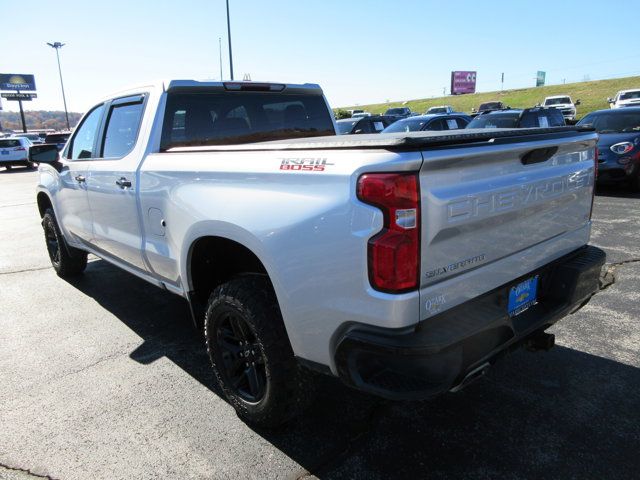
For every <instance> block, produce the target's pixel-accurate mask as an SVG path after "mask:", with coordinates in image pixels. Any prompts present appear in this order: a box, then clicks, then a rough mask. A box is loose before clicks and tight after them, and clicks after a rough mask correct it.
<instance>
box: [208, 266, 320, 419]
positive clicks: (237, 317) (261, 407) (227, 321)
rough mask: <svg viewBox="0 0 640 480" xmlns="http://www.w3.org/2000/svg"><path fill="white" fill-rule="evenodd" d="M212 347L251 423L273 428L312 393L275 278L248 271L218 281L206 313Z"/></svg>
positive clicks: (233, 399)
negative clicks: (274, 286)
mask: <svg viewBox="0 0 640 480" xmlns="http://www.w3.org/2000/svg"><path fill="white" fill-rule="evenodd" d="M205 339H206V343H207V352H208V353H209V358H210V360H211V364H212V366H213V370H214V373H215V375H216V378H217V380H218V383H219V384H220V386H221V388H222V391H223V392H224V395H225V396H226V398H227V400H228V401H229V403H230V404H231V405H232V406H233V407H234V408H235V409H236V411H237V413H238V415H239V416H240V417H241V418H242V419H244V420H245V421H246V422H247V423H250V424H253V425H256V426H258V427H266V428H273V427H277V426H280V425H282V424H284V423H286V422H287V421H288V420H290V419H292V418H293V417H294V416H295V415H296V413H297V412H298V411H299V409H300V407H301V406H302V404H303V398H305V397H306V395H305V392H306V391H308V389H307V388H306V387H305V385H304V383H305V382H303V379H304V378H305V373H304V372H303V371H302V367H300V366H299V365H298V362H297V361H296V359H295V357H294V355H293V350H292V348H291V345H290V343H289V340H288V337H287V333H286V330H285V327H284V323H283V321H282V315H281V313H280V308H279V307H278V303H277V301H276V298H275V294H274V292H273V289H272V287H271V284H270V283H269V281H268V280H267V279H266V278H264V277H261V276H258V275H247V276H242V277H238V278H236V279H233V280H230V281H229V282H226V283H224V284H222V285H220V286H218V287H217V288H216V289H215V290H214V291H213V293H211V296H210V297H209V302H208V305H207V311H206V315H205Z"/></svg>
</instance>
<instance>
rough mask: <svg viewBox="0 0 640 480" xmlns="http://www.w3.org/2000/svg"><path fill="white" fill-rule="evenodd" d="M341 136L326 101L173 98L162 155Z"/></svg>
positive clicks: (226, 95)
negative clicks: (185, 148) (198, 148)
mask: <svg viewBox="0 0 640 480" xmlns="http://www.w3.org/2000/svg"><path fill="white" fill-rule="evenodd" d="M320 135H335V130H334V126H333V120H332V117H331V115H330V112H329V109H328V108H327V105H326V103H325V101H324V98H323V97H322V95H311V94H283V93H261V92H203V93H182V92H170V93H169V94H168V96H167V106H166V109H165V115H164V123H163V131H162V140H161V150H162V151H166V150H168V149H170V148H172V147H179V146H199V145H229V144H241V143H251V142H261V141H268V140H280V139H289V138H300V137H316V136H320Z"/></svg>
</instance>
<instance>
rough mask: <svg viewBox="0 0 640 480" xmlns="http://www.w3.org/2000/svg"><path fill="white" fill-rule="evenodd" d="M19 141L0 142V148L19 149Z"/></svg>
mask: <svg viewBox="0 0 640 480" xmlns="http://www.w3.org/2000/svg"><path fill="white" fill-rule="evenodd" d="M21 146H22V145H20V140H0V148H12V147H21Z"/></svg>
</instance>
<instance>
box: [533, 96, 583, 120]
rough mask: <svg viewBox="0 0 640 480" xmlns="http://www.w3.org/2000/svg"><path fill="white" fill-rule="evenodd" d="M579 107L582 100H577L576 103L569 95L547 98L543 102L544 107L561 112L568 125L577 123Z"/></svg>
mask: <svg viewBox="0 0 640 480" xmlns="http://www.w3.org/2000/svg"><path fill="white" fill-rule="evenodd" d="M578 105H580V100H576V101H575V103H574V102H573V101H572V100H571V97H570V96H569V95H556V96H554V97H547V98H545V99H544V102H542V106H543V107H552V108H557V109H558V110H560V111H561V112H562V116H563V117H564V120H565V122H567V123H569V122H573V121H575V119H576V113H577V109H576V106H578Z"/></svg>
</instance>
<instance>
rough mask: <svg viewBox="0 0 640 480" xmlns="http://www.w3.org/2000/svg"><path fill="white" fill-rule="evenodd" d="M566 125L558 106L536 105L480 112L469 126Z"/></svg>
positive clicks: (533, 126) (523, 126)
mask: <svg viewBox="0 0 640 480" xmlns="http://www.w3.org/2000/svg"><path fill="white" fill-rule="evenodd" d="M564 125H566V123H565V121H564V117H563V116H562V112H561V111H560V110H558V109H556V108H544V107H534V108H525V109H524V110H522V109H515V108H513V109H505V110H495V111H487V112H484V113H481V114H478V116H476V117H475V118H474V119H473V120H472V121H471V123H469V125H467V128H536V127H540V128H548V127H562V126H564Z"/></svg>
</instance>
